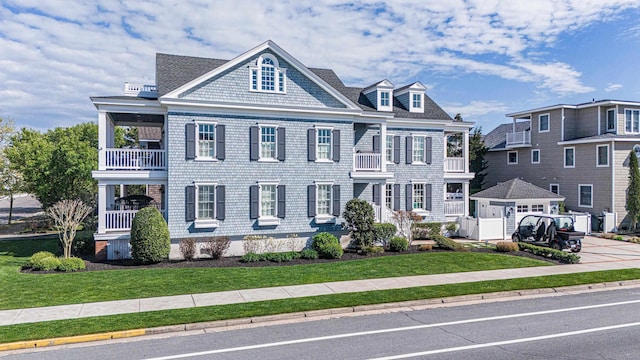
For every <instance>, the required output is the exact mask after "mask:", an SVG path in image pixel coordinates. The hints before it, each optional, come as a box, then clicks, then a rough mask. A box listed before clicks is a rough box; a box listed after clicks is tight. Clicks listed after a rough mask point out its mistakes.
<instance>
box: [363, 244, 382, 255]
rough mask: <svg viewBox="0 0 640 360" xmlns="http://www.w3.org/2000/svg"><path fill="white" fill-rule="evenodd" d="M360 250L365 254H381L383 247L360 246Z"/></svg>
mask: <svg viewBox="0 0 640 360" xmlns="http://www.w3.org/2000/svg"><path fill="white" fill-rule="evenodd" d="M362 251H363V252H365V253H366V254H367V255H376V254H382V253H383V252H384V248H383V247H382V246H367V247H364V248H362Z"/></svg>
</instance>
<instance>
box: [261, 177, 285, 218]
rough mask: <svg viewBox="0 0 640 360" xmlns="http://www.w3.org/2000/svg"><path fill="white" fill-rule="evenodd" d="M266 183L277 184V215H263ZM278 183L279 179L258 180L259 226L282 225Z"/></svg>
mask: <svg viewBox="0 0 640 360" xmlns="http://www.w3.org/2000/svg"><path fill="white" fill-rule="evenodd" d="M265 185H271V186H275V188H276V201H275V209H274V213H275V214H276V215H275V216H262V187H263V186H265ZM278 185H279V182H278V181H258V226H275V225H280V218H279V217H278Z"/></svg>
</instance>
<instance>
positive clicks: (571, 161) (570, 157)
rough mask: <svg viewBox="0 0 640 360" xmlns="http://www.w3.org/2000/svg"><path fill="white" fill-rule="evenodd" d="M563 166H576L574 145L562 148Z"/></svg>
mask: <svg viewBox="0 0 640 360" xmlns="http://www.w3.org/2000/svg"><path fill="white" fill-rule="evenodd" d="M564 167H566V168H574V167H576V148H574V147H567V148H564Z"/></svg>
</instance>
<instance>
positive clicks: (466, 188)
mask: <svg viewBox="0 0 640 360" xmlns="http://www.w3.org/2000/svg"><path fill="white" fill-rule="evenodd" d="M462 194H464V209H463V211H462V213H463V216H464V217H467V216H468V215H469V196H470V195H469V182H468V181H465V182H463V183H462ZM477 206H478V203H477V202H476V214H477V213H478V209H477Z"/></svg>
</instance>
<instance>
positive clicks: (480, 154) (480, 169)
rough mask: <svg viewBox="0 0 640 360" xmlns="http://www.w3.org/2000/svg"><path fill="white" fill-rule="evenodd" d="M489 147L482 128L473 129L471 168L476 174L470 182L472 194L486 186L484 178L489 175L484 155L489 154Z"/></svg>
mask: <svg viewBox="0 0 640 360" xmlns="http://www.w3.org/2000/svg"><path fill="white" fill-rule="evenodd" d="M487 151H489V149H487V147H486V146H485V145H484V138H483V136H482V128H481V127H477V128H474V129H473V132H472V133H471V136H470V138H469V170H470V171H471V172H474V173H475V176H474V178H473V179H471V181H470V182H469V191H470V192H471V194H474V193H477V192H478V191H480V190H482V187H483V186H484V178H485V176H487V174H486V172H485V171H486V170H487V160H485V158H484V156H485V155H486V154H487Z"/></svg>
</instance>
